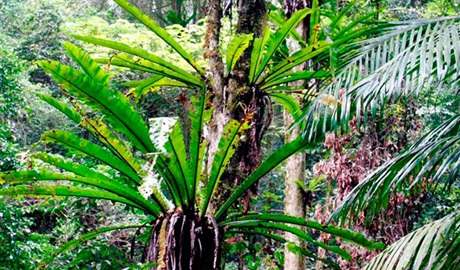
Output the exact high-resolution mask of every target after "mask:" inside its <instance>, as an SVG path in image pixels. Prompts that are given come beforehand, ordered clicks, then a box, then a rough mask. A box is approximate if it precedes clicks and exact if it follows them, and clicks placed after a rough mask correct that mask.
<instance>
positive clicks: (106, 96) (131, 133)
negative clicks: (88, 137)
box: [39, 61, 155, 153]
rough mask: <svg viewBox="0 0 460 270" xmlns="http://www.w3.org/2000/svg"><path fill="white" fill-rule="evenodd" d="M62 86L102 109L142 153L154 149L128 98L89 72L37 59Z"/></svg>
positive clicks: (111, 122)
mask: <svg viewBox="0 0 460 270" xmlns="http://www.w3.org/2000/svg"><path fill="white" fill-rule="evenodd" d="M39 65H40V66H41V67H42V68H43V69H44V70H45V71H46V72H48V73H50V74H51V75H52V76H53V78H54V79H55V80H56V82H57V83H59V84H60V85H61V87H62V88H64V89H65V90H67V91H69V93H70V94H72V95H75V96H76V97H77V98H79V99H81V100H82V101H84V102H85V103H86V104H87V105H88V106H90V107H92V108H95V109H96V110H99V111H101V112H102V113H103V114H104V116H105V119H106V120H107V121H108V122H109V123H110V124H111V125H112V126H113V128H114V129H116V130H118V131H120V132H122V133H123V134H125V135H126V136H127V137H128V138H129V139H130V141H131V142H132V143H133V144H134V145H135V146H136V147H138V148H139V149H140V150H141V151H142V152H144V153H146V152H155V149H154V147H153V144H152V142H151V141H150V139H149V133H148V128H147V125H146V123H145V122H144V121H143V119H142V117H141V116H140V115H139V113H138V112H137V111H136V110H135V109H134V107H133V106H132V105H131V103H130V102H129V100H128V99H127V98H126V97H125V96H124V95H123V94H122V93H120V92H119V91H116V90H111V89H108V88H104V86H103V85H101V84H98V83H96V82H95V81H93V80H92V79H91V77H89V76H88V75H86V74H84V73H81V72H79V71H77V70H76V69H74V68H72V67H70V66H66V65H62V64H60V63H59V62H55V61H40V62H39Z"/></svg>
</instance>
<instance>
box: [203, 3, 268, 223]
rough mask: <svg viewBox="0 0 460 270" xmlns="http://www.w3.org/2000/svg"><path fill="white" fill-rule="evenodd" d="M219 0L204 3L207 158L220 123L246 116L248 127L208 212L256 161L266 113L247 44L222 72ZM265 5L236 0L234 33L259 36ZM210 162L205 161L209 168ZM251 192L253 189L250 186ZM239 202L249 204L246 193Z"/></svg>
mask: <svg viewBox="0 0 460 270" xmlns="http://www.w3.org/2000/svg"><path fill="white" fill-rule="evenodd" d="M222 12H223V10H222V1H220V0H211V1H209V3H208V29H207V34H206V37H205V44H206V48H205V57H207V58H208V59H209V67H210V68H209V70H210V72H211V76H210V78H209V84H210V87H209V91H211V92H212V94H213V98H212V104H213V106H214V112H213V117H212V120H211V123H210V125H209V134H208V143H209V144H208V155H209V159H208V160H209V161H210V162H211V161H212V160H213V157H214V153H215V152H216V150H217V147H218V143H219V140H216V138H220V137H221V136H222V134H223V131H224V127H225V125H227V124H228V123H229V121H230V120H232V119H234V120H237V121H243V119H245V120H247V121H248V122H249V124H250V126H251V128H250V129H249V130H248V131H247V132H246V134H245V135H246V138H247V140H245V141H243V142H241V143H240V145H239V146H238V148H237V149H236V151H235V154H234V156H233V157H232V159H231V161H230V162H229V165H228V167H227V170H226V172H225V173H224V174H223V176H222V178H221V182H220V185H219V187H218V189H220V190H218V191H217V192H216V193H215V194H218V197H215V198H213V199H212V201H211V205H210V207H209V211H208V214H209V215H212V214H213V213H214V212H215V211H216V209H215V208H216V205H221V204H222V202H223V201H224V200H225V199H226V198H228V197H229V194H230V192H231V191H232V190H233V189H234V187H235V186H236V185H238V184H239V183H240V182H241V179H242V178H245V177H246V176H247V175H249V174H250V173H251V172H252V171H253V170H254V169H255V168H257V166H258V165H259V164H260V141H261V139H262V136H263V132H264V129H265V127H266V126H267V125H268V122H269V117H267V115H266V114H265V111H266V110H265V108H266V106H267V105H268V104H267V98H266V97H265V95H264V94H263V93H262V92H261V91H260V90H259V89H257V88H256V87H250V86H249V84H248V75H249V62H250V49H251V47H250V48H248V49H247V50H246V51H245V53H243V55H242V56H241V57H240V59H239V61H238V62H237V64H236V66H235V69H234V70H233V71H232V73H231V74H230V75H229V76H227V77H224V76H223V62H222V57H221V56H220V53H219V51H218V44H219V43H218V40H219V39H218V38H219V30H220V27H221V25H220V19H221V18H222V16H223V14H222ZM266 12H267V9H266V6H265V2H264V1H263V0H255V1H243V0H240V1H238V23H237V29H236V32H237V34H249V33H254V36H256V37H257V36H260V35H261V33H262V30H263V25H264V22H265V18H266ZM210 165H211V164H208V168H210ZM253 192H255V191H254V189H253ZM243 201H244V203H243V204H242V205H241V207H242V208H243V210H247V209H248V207H249V195H246V196H245V198H244V200H243Z"/></svg>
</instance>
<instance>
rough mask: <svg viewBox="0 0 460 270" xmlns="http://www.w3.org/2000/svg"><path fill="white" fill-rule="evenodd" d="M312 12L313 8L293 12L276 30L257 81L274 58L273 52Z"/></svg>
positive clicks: (259, 69)
mask: <svg viewBox="0 0 460 270" xmlns="http://www.w3.org/2000/svg"><path fill="white" fill-rule="evenodd" d="M311 13H312V10H311V9H302V10H299V11H297V12H296V13H294V14H292V16H291V18H289V20H288V21H287V22H286V23H285V24H284V25H283V26H281V27H280V28H279V29H278V31H276V33H275V36H274V37H273V39H271V40H270V41H269V44H268V50H267V52H266V53H265V54H264V57H263V59H262V62H261V64H260V66H258V69H257V72H256V74H255V78H254V81H257V79H258V78H259V77H260V75H261V74H262V72H263V71H264V69H265V68H266V67H267V65H268V62H269V61H270V60H271V59H272V56H273V54H274V53H275V52H276V50H277V49H278V47H279V46H280V45H281V43H282V42H283V41H284V40H285V38H286V36H287V35H288V34H289V33H290V31H291V30H292V29H293V28H295V27H296V26H297V25H298V24H299V23H300V22H301V21H302V20H303V19H304V18H305V17H306V16H307V15H308V14H311Z"/></svg>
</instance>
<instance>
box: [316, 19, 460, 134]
mask: <svg viewBox="0 0 460 270" xmlns="http://www.w3.org/2000/svg"><path fill="white" fill-rule="evenodd" d="M459 21H460V16H456V17H448V18H438V19H432V20H420V21H407V22H398V23H392V24H389V25H386V26H382V27H383V28H384V29H385V31H383V34H379V35H378V36H377V37H375V38H372V39H368V40H365V41H361V42H357V43H352V44H350V45H348V46H343V47H344V48H343V49H341V52H342V53H340V59H341V60H340V61H339V62H338V63H337V64H336V67H335V71H334V74H335V75H334V77H333V81H331V83H328V84H327V85H325V86H324V89H323V91H322V92H323V95H329V96H333V97H335V98H336V99H337V100H339V99H341V102H337V103H336V107H337V106H341V108H342V109H341V110H332V112H330V113H331V115H332V121H331V125H336V124H337V123H340V122H344V123H347V122H348V121H349V119H350V115H351V112H350V110H351V109H352V108H356V114H357V115H358V117H357V119H361V117H360V115H361V113H362V110H364V113H366V112H367V111H368V110H373V111H375V110H377V107H378V106H379V104H382V103H384V102H386V101H387V100H388V99H390V98H391V99H397V98H398V97H400V96H402V95H404V96H408V95H416V94H419V93H420V92H421V91H422V90H423V89H430V88H436V89H442V91H445V90H447V89H448V88H449V87H450V88H454V86H455V85H456V82H457V81H458V79H459V78H460V77H459V75H460V49H459V47H458V46H456V45H457V41H458V40H459V35H460V24H459ZM378 28H379V27H376V29H378ZM389 30H392V31H389ZM346 38H347V37H343V38H342V40H340V41H337V42H339V43H340V42H343V40H344V39H346ZM441 85H443V86H442V87H441ZM344 89H347V91H344ZM320 100H321V97H318V100H317V101H318V102H316V103H315V106H312V107H311V108H310V110H309V112H308V114H310V115H314V114H318V113H319V114H327V111H328V110H329V108H327V106H325V105H324V104H322V103H321V102H319V101H320ZM350 103H356V105H351V104H350ZM339 104H341V105H339ZM307 117H310V118H311V116H307ZM360 121H361V120H360Z"/></svg>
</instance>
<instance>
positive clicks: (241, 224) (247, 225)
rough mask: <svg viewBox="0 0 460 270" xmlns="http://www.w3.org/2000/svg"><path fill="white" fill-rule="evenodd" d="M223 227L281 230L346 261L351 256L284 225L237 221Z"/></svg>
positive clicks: (297, 229)
mask: <svg viewBox="0 0 460 270" xmlns="http://www.w3.org/2000/svg"><path fill="white" fill-rule="evenodd" d="M225 226H227V227H228V228H268V229H272V230H281V231H284V232H289V233H292V234H294V235H297V236H298V237H300V238H301V239H303V240H305V241H307V242H309V243H312V244H314V245H317V246H319V247H322V248H323V249H325V250H329V251H332V252H334V253H337V254H338V255H340V256H341V257H342V258H344V259H345V260H347V261H349V260H351V255H350V254H349V253H348V252H346V251H345V250H343V249H341V248H340V247H337V246H329V245H327V244H325V243H323V242H320V241H316V240H315V239H313V237H311V236H310V235H309V234H308V233H306V232H304V231H303V230H301V229H299V228H295V227H291V226H288V225H285V224H278V223H272V222H265V221H253V220H239V221H233V222H228V223H226V224H225Z"/></svg>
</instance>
